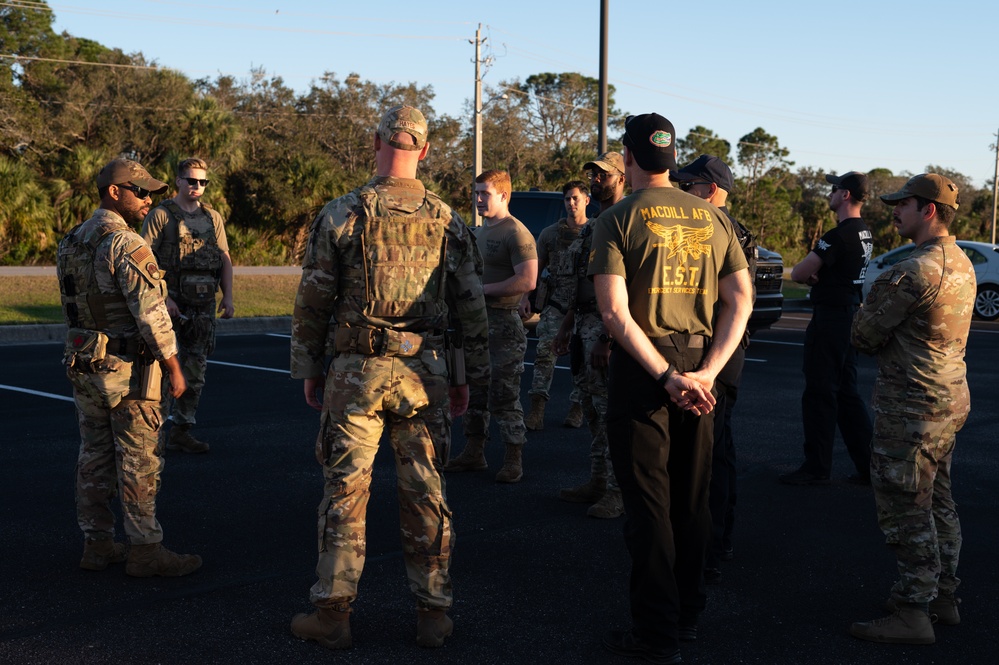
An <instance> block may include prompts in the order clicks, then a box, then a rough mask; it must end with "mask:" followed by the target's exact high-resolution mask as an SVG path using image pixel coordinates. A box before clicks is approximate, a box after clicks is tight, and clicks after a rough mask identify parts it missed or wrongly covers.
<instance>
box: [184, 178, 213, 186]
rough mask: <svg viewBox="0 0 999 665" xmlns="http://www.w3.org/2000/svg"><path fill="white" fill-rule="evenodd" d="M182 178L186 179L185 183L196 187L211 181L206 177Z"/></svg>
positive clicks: (206, 184)
mask: <svg viewBox="0 0 999 665" xmlns="http://www.w3.org/2000/svg"><path fill="white" fill-rule="evenodd" d="M182 180H186V181H187V184H188V185H190V186H191V187H197V186H198V185H201V186H202V187H207V186H208V183H209V182H211V181H210V180H208V179H207V178H205V179H198V178H182Z"/></svg>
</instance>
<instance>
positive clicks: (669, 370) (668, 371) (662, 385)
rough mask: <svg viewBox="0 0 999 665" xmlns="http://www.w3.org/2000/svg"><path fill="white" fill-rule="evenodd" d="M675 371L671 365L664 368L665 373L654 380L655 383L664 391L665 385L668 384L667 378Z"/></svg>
mask: <svg viewBox="0 0 999 665" xmlns="http://www.w3.org/2000/svg"><path fill="white" fill-rule="evenodd" d="M675 371H676V367H674V366H673V365H670V366H669V367H667V368H666V371H665V372H663V373H662V374H660V375H659V378H658V379H656V383H658V384H659V387H660V388H662V389H664V390H665V389H666V384H667V383H669V378H670V377H671V376H673V372H675Z"/></svg>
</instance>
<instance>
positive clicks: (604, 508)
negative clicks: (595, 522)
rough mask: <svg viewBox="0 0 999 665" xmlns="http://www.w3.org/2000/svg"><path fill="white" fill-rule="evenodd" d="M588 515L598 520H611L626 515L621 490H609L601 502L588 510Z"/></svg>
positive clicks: (601, 498)
mask: <svg viewBox="0 0 999 665" xmlns="http://www.w3.org/2000/svg"><path fill="white" fill-rule="evenodd" d="M586 514H587V515H589V516H590V517H596V518H597V519H602V520H609V519H614V518H615V517H620V516H621V515H624V501H623V500H622V499H621V490H607V491H606V492H604V495H603V496H602V497H600V500H599V501H597V502H596V503H595V504H593V505H592V506H590V507H589V508H587V509H586Z"/></svg>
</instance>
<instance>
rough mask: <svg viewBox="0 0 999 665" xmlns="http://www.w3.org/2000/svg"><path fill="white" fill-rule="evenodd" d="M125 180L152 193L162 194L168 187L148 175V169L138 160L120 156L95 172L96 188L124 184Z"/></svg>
mask: <svg viewBox="0 0 999 665" xmlns="http://www.w3.org/2000/svg"><path fill="white" fill-rule="evenodd" d="M126 182H130V183H132V184H133V185H138V186H139V187H141V188H143V189H148V190H149V191H150V192H152V193H153V194H162V193H163V192H165V191H166V190H167V187H168V185H167V184H166V183H165V182H161V181H159V180H157V179H156V178H154V177H153V176H151V175H149V171H147V170H146V169H144V168H142V165H141V164H139V163H138V162H133V161H132V160H131V159H124V158H121V157H119V158H118V159H112V160H111V161H110V162H108V163H107V165H106V166H105V167H104V168H102V169H101V172H100V173H98V174H97V189H104V188H105V187H108V186H110V185H124V184H125V183H126Z"/></svg>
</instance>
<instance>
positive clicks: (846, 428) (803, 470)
mask: <svg viewBox="0 0 999 665" xmlns="http://www.w3.org/2000/svg"><path fill="white" fill-rule="evenodd" d="M826 180H827V181H828V182H829V183H831V184H832V191H831V192H830V193H829V207H830V208H831V209H832V210H833V212H835V213H836V219H837V222H838V223H837V225H836V228H834V229H832V230H830V231H829V232H828V233H826V234H825V235H824V236H822V238H820V239H819V241H818V242H817V243H816V244H815V247H814V249H812V251H811V252H809V253H808V256H806V257H805V258H804V259H802V261H801V263H799V264H798V265H796V266H795V267H794V268H793V269H792V270H791V279H793V280H794V281H796V282H801V283H802V284H808V285H810V286H811V287H812V292H811V300H812V320H811V321H810V322H809V324H808V328H807V329H806V331H805V354H804V367H803V369H804V373H805V392H804V393H803V394H802V396H801V417H802V424H803V426H804V430H805V443H804V450H805V461H804V462H803V463H802V465H801V467H800V468H799V469H798V470H797V471H794V472H792V473H787V474H784V475H782V476H780V481H781V482H782V483H785V484H788V485H828V484H829V476H830V472H831V470H832V448H833V438H834V437H835V435H836V426H837V425H839V430H840V433H841V434H842V435H843V441H844V442H845V443H846V449H847V451H848V452H849V453H850V459H852V460H853V463H854V465H855V466H856V467H857V473H856V475H854V476H850V480H851V481H852V482H855V483H858V484H862V485H870V483H871V472H870V461H871V436H872V434H873V428H872V425H871V417H870V415H869V414H868V412H867V405H866V404H865V403H864V400H863V399H861V397H860V394H859V393H858V392H857V356H856V351H855V350H854V348H853V347H852V346H851V345H850V325H851V324H852V322H853V315H854V314H855V313H856V312H857V306H858V305H859V304H860V293H861V286H862V285H863V283H864V275H865V273H866V272H867V263H868V261H870V260H871V250H872V249H873V247H874V244H873V242H872V239H871V230H870V229H869V228H867V224H865V223H864V220H862V219H861V218H860V208H861V206H862V204H863V201H864V199H865V198H867V193H868V189H867V176H866V175H864V174H863V173H858V172H856V171H850V172H849V173H846V174H844V175H841V176H833V175H827V176H826Z"/></svg>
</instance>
